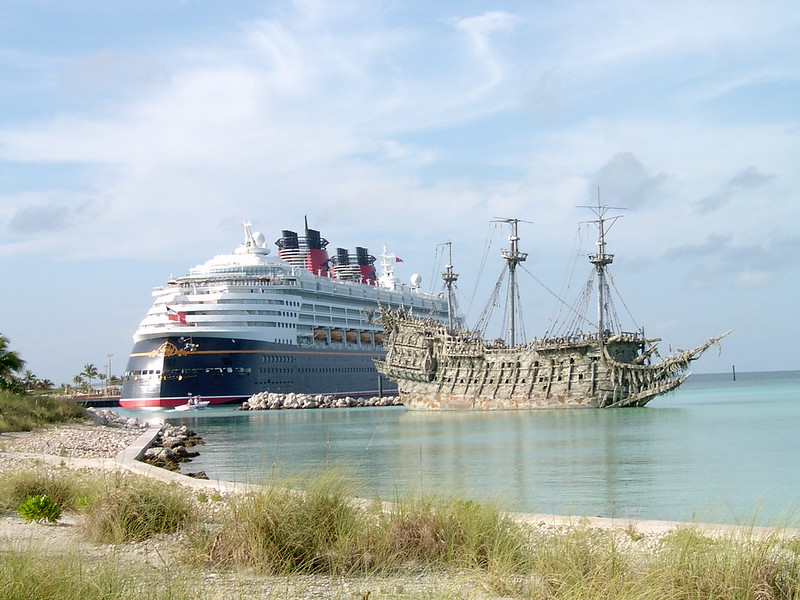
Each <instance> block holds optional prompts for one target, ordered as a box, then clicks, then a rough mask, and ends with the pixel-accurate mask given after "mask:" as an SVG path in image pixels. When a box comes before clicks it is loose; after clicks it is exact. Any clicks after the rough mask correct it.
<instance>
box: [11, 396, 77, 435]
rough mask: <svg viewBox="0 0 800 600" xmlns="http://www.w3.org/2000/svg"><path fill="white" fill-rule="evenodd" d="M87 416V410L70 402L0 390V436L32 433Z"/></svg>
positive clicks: (66, 399)
mask: <svg viewBox="0 0 800 600" xmlns="http://www.w3.org/2000/svg"><path fill="white" fill-rule="evenodd" d="M85 416H86V411H85V409H84V408H83V407H82V406H80V405H79V404H78V403H77V402H76V401H75V400H73V399H71V398H56V397H53V396H48V395H42V394H17V393H14V392H11V391H9V390H0V433H5V432H9V431H33V430H34V429H38V428H39V427H42V426H44V425H48V424H51V423H63V422H66V421H73V420H76V419H83V418H84V417H85Z"/></svg>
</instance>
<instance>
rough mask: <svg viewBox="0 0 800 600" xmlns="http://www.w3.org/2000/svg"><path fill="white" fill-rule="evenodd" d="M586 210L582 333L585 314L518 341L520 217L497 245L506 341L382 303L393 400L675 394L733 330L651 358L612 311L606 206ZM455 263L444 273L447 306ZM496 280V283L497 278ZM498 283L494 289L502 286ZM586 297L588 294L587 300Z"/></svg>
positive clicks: (480, 403)
mask: <svg viewBox="0 0 800 600" xmlns="http://www.w3.org/2000/svg"><path fill="white" fill-rule="evenodd" d="M585 208H590V209H592V211H593V212H594V214H595V216H596V217H597V218H596V220H594V221H591V222H592V223H595V224H596V225H597V228H598V239H597V252H596V253H593V254H590V255H589V262H590V263H591V264H592V266H593V270H592V271H593V273H592V277H591V278H590V282H589V284H590V285H588V286H587V287H586V288H585V289H586V290H590V289H591V287H592V280H596V281H594V285H595V289H596V295H597V321H596V323H594V326H593V329H594V330H593V331H583V327H584V325H585V323H587V322H589V321H588V320H586V319H585V318H584V319H582V320H575V322H574V323H573V329H572V330H571V331H570V332H569V333H566V334H565V335H560V336H545V337H542V338H537V339H534V340H532V341H531V342H529V343H524V344H517V342H516V336H517V331H516V322H515V315H516V314H517V312H518V311H517V306H516V305H517V303H518V291H517V281H516V269H517V267H518V266H519V264H520V263H522V262H523V261H525V260H526V258H527V254H526V253H524V252H521V251H520V250H519V239H520V238H519V235H518V226H519V222H520V220H519V219H502V221H503V222H506V223H508V224H509V225H510V226H511V236H510V237H509V241H510V242H511V248H510V250H503V252H502V257H503V259H505V261H506V268H507V272H508V275H509V278H508V280H509V293H508V308H507V310H508V315H507V316H508V318H507V322H508V324H509V329H508V337H507V339H506V340H486V339H483V337H482V336H481V334H480V332H479V331H478V330H468V329H464V328H463V327H456V326H454V325H453V319H452V317H451V318H450V319H449V321H442V320H441V319H431V318H429V317H427V316H425V315H422V316H420V315H418V314H415V311H414V310H413V309H408V308H405V307H400V308H393V307H384V308H382V310H381V311H380V313H379V315H378V321H379V322H380V323H381V324H382V325H383V329H384V333H385V336H386V339H385V342H384V346H385V348H386V356H385V357H384V358H379V359H376V360H375V364H376V365H377V367H378V371H380V372H381V373H382V374H383V375H385V376H386V377H387V378H389V379H391V380H392V381H395V382H396V383H397V385H398V389H399V393H400V400H401V401H402V403H403V404H404V405H405V406H406V407H408V408H409V409H411V410H518V409H553V408H568V409H573V408H622V407H631V406H645V405H646V404H647V403H648V402H649V401H650V400H652V399H653V398H655V397H656V396H659V395H661V394H666V393H667V392H670V391H672V390H675V389H676V388H677V387H678V386H680V385H681V384H682V383H683V382H684V381H685V380H686V378H687V377H688V368H689V365H690V364H691V363H692V362H693V361H695V360H697V359H698V358H700V356H701V355H702V354H703V352H705V350H706V349H708V348H709V347H710V346H712V345H714V344H717V343H718V342H719V340H721V339H722V338H723V337H725V336H726V335H728V333H730V331H728V332H726V333H724V334H722V335H720V336H717V337H714V338H711V339H709V340H708V341H706V342H705V343H703V344H701V345H700V346H698V347H696V348H694V349H693V350H686V351H683V352H678V353H676V354H672V355H670V356H667V357H666V358H664V359H663V360H660V361H658V362H653V358H654V356H657V355H658V354H657V347H656V345H655V344H656V343H657V342H659V341H661V340H660V339H659V338H648V337H646V336H645V334H644V331H643V330H641V331H637V332H624V331H622V328H621V326H620V325H619V322H618V319H616V311H614V310H613V305H612V302H611V296H610V290H609V285H608V278H607V269H608V266H609V265H610V264H611V263H612V262H613V260H614V255H613V254H609V253H608V252H607V251H606V237H605V236H606V231H607V229H608V227H607V225H608V223H609V222H612V223H613V221H614V220H616V219H617V218H619V217H618V216H615V217H611V218H608V217H607V213H608V211H609V210H612V207H608V206H601V205H600V203H599V202H598V205H597V206H590V207H585ZM457 278H458V275H456V274H455V273H453V272H452V267H450V266H449V265H448V269H447V270H446V271H445V273H443V279H444V281H445V285H446V286H447V288H448V294H447V297H448V299H449V303H450V306H451V310H452V297H453V293H452V285H453V282H455V281H456V279H457ZM499 283H500V282H498V284H499ZM496 289H499V285H498V287H497V288H496ZM587 298H588V296H587Z"/></svg>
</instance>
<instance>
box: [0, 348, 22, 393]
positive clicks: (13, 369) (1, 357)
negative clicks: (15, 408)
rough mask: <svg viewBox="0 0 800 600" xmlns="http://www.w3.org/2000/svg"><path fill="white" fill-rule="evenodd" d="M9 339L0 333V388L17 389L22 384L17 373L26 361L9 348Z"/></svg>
mask: <svg viewBox="0 0 800 600" xmlns="http://www.w3.org/2000/svg"><path fill="white" fill-rule="evenodd" d="M8 343H9V339H8V338H7V337H5V336H4V335H0V388H5V389H13V390H17V389H19V388H20V387H21V386H20V384H19V380H18V379H17V376H16V375H15V373H18V372H19V371H21V370H22V367H23V366H25V361H24V360H22V359H21V358H20V357H19V354H17V353H16V352H14V351H13V350H9V349H8Z"/></svg>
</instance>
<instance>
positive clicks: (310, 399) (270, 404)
mask: <svg viewBox="0 0 800 600" xmlns="http://www.w3.org/2000/svg"><path fill="white" fill-rule="evenodd" d="M366 406H402V402H401V401H400V398H399V397H397V396H380V397H379V396H373V397H369V398H354V397H352V396H345V397H343V398H337V397H334V396H324V395H321V394H318V395H313V396H312V395H308V394H277V393H274V392H259V393H258V394H255V395H253V396H251V397H250V398H249V399H247V400H245V401H244V402H243V403H242V406H241V408H240V409H239V410H292V409H314V408H323V409H324V408H356V407H366Z"/></svg>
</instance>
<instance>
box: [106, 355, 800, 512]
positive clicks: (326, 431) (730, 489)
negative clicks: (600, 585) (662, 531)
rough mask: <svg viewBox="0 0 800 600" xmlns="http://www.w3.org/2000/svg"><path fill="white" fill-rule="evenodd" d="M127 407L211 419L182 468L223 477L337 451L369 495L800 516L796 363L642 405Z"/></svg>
mask: <svg viewBox="0 0 800 600" xmlns="http://www.w3.org/2000/svg"><path fill="white" fill-rule="evenodd" d="M119 412H120V413H121V414H125V415H135V416H139V417H141V416H143V415H145V416H146V417H153V416H158V417H161V418H164V419H166V420H168V421H169V422H171V423H176V424H184V423H185V424H187V425H188V426H189V427H191V428H193V429H195V430H196V431H198V433H200V435H201V436H202V437H203V438H204V439H205V441H206V445H205V446H203V447H201V448H200V451H201V456H200V457H198V458H196V459H195V460H194V461H192V463H190V464H189V465H186V466H184V468H183V471H199V470H204V471H206V473H208V475H209V477H211V478H214V479H217V478H219V479H227V480H234V481H248V482H260V481H263V480H264V479H265V478H266V477H268V476H269V474H270V473H271V472H273V471H278V472H280V473H283V474H291V473H297V472H301V471H304V470H315V469H317V468H319V467H320V466H323V465H326V464H333V465H337V466H341V467H343V469H344V470H345V471H346V472H348V473H352V474H353V475H354V476H355V478H356V479H357V481H358V483H359V485H360V486H361V490H362V495H363V496H366V497H376V496H380V497H382V498H384V499H391V498H392V497H393V496H394V495H395V493H397V492H398V491H399V490H400V491H408V490H416V489H436V488H440V489H442V490H447V491H448V492H449V493H455V494H457V495H459V496H460V497H462V498H470V499H475V500H487V499H493V500H497V501H499V502H501V504H502V505H503V506H504V507H505V508H506V509H508V510H516V511H521V512H538V513H554V514H571V515H591V516H594V515H600V516H605V517H633V518H640V519H663V520H680V521H684V520H695V521H708V522H725V523H736V522H747V523H750V522H752V523H761V524H771V525H777V524H787V520H788V522H789V523H791V524H794V525H797V523H798V522H800V519H798V518H797V517H798V516H800V513H798V514H797V515H795V514H794V511H795V509H798V508H800V443H798V437H799V436H798V433H800V372H797V371H793V372H780V373H744V374H738V376H737V381H732V378H731V375H730V374H726V375H693V376H692V377H690V379H689V380H688V381H687V382H686V383H685V384H684V385H683V386H682V387H681V389H680V390H678V391H677V392H675V393H673V394H671V395H669V396H666V397H663V398H659V399H657V400H654V401H653V402H651V403H650V405H648V406H647V407H645V408H642V409H621V410H576V411H558V410H552V411H529V412H514V413H511V412H497V413H422V412H409V411H407V410H406V409H404V408H402V407H395V408H366V409H337V410H306V411H258V412H243V411H237V410H235V407H213V408H210V409H207V410H204V411H198V412H196V413H193V414H192V415H190V416H187V415H186V414H185V413H174V412H169V411H162V412H159V413H155V414H154V413H142V412H137V411H132V410H123V409H120V410H119Z"/></svg>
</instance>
